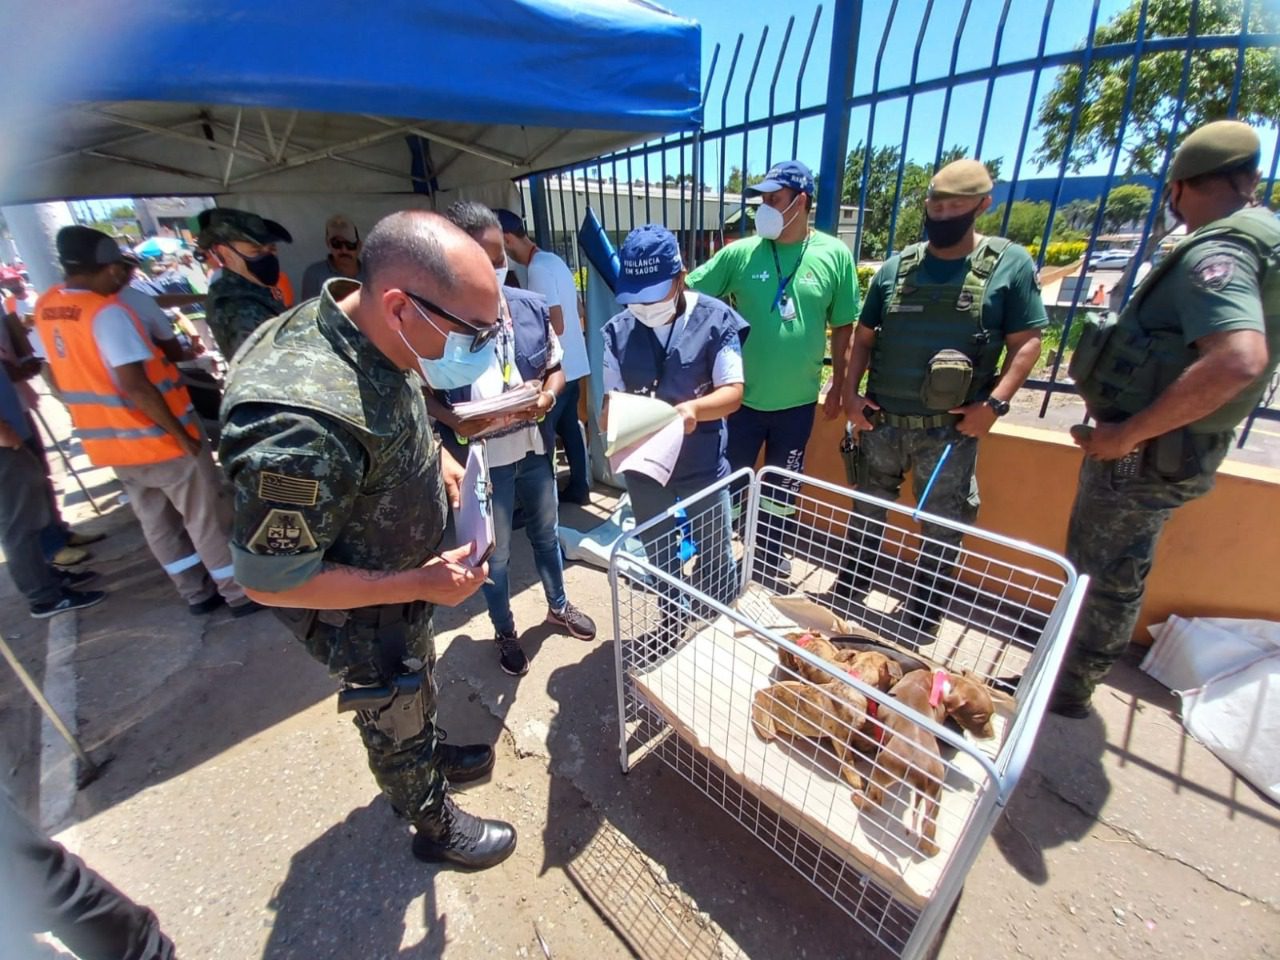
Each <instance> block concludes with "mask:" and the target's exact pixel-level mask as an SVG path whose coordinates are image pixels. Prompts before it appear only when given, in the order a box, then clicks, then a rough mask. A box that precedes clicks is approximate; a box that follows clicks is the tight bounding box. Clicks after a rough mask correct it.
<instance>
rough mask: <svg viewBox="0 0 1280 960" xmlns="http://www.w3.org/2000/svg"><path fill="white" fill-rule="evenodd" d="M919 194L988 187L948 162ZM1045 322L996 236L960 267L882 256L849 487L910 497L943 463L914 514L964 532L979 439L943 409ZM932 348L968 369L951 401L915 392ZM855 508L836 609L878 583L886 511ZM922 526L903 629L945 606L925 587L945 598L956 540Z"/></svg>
mask: <svg viewBox="0 0 1280 960" xmlns="http://www.w3.org/2000/svg"><path fill="white" fill-rule="evenodd" d="M929 189H930V196H931V197H973V198H975V199H977V198H980V197H983V196H986V195H987V194H989V193H990V192H991V189H992V184H991V178H990V176H989V175H988V173H987V171H986V168H985V167H983V165H982V164H981V163H978V162H977V161H973V160H958V161H955V162H953V163H951V164H948V165H947V166H945V167H943V168H942V170H940V171H938V173H937V175H936V176H935V177H934V179H933V182H932V183H931V184H930V188H929ZM1047 322H1048V318H1047V316H1046V314H1045V309H1044V302H1043V300H1042V298H1041V296H1040V285H1039V281H1038V279H1037V278H1036V273H1035V263H1034V261H1033V260H1032V259H1031V257H1030V255H1029V254H1028V253H1027V251H1026V250H1024V249H1023V248H1022V247H1019V246H1017V245H1016V244H1012V243H1010V242H1009V241H1007V240H1004V239H1001V238H998V237H995V238H983V239H982V240H980V241H979V242H978V245H977V246H976V247H975V249H974V250H973V252H972V253H970V254H969V255H968V256H966V257H965V258H964V259H962V260H943V259H941V258H939V257H936V256H934V255H933V254H932V253H930V252H929V249H928V247H927V245H926V244H924V243H917V244H912V245H911V246H909V247H907V248H906V249H905V250H903V251H902V253H900V254H898V255H896V256H894V257H891V258H890V259H889V260H888V261H887V262H886V263H885V264H884V265H883V266H882V267H881V268H880V270H879V271H878V272H877V273H876V275H875V277H873V278H872V281H871V284H870V285H869V287H868V289H867V296H866V301H865V303H864V305H863V308H862V313H861V315H860V316H859V318H858V324H859V326H861V327H867V328H870V329H872V330H874V331H875V335H876V337H875V344H874V347H873V348H872V352H871V357H870V363H869V367H868V373H869V376H868V381H867V394H866V395H867V398H868V399H870V400H872V401H874V402H875V403H876V404H877V405H878V406H879V408H880V409H879V410H878V411H877V412H876V413H874V414H872V415H871V422H872V425H873V429H872V430H869V431H863V432H862V434H861V436H860V437H859V439H858V442H857V445H856V452H857V455H856V457H854V463H855V466H854V468H853V469H854V471H855V474H856V475H855V476H854V477H851V478H850V479H851V482H852V483H854V484H855V485H856V486H857V488H858V490H859V491H860V492H862V493H867V494H870V495H871V496H873V497H878V498H880V499H882V500H888V501H890V502H892V501H895V500H897V499H898V493H899V490H900V489H901V487H902V481H903V479H904V477H905V475H906V474H907V473H908V472H910V474H911V477H912V488H913V489H914V490H915V494H916V497H917V499H919V498H920V497H921V496H922V495H923V493H924V489H925V486H926V485H927V484H928V482H929V479H930V477H931V476H932V475H933V471H934V469H935V468H936V467H937V466H938V463H939V462H940V461H941V460H942V458H943V456H944V455H945V456H946V462H945V464H943V466H942V469H941V470H940V471H939V473H938V476H937V477H936V479H934V483H933V487H932V489H931V490H930V491H929V497H928V500H927V501H926V502H925V503H924V510H925V511H926V512H928V513H932V514H935V515H937V516H939V517H943V518H944V519H947V520H953V521H958V522H960V523H965V524H972V523H973V522H974V521H975V520H976V519H977V516H978V507H979V504H980V500H979V497H978V480H977V474H976V471H977V462H978V440H977V438H976V437H969V436H966V435H965V434H962V433H961V432H960V431H959V430H958V429H956V427H957V424H958V423H959V421H960V416H959V415H957V414H952V413H949V412H948V411H949V410H950V409H951V408H952V407H960V406H965V405H967V404H970V403H974V402H977V401H980V400H983V399H985V398H987V397H988V396H989V394H990V392H991V390H992V388H993V387H995V385H996V384H997V383H998V382H999V379H1000V373H999V369H998V364H999V359H1000V355H1001V352H1002V350H1003V348H1004V344H1005V341H1006V339H1007V337H1008V336H1009V335H1011V334H1016V333H1022V332H1024V331H1030V330H1035V329H1038V328H1040V327H1043V326H1045V325H1046V324H1047ZM855 336H856V334H855ZM943 351H949V352H950V353H951V354H953V355H954V356H955V357H957V358H959V357H961V355H962V356H963V359H964V361H965V362H966V363H967V364H968V366H969V369H970V370H971V374H970V375H971V381H970V382H969V384H968V386H967V388H965V389H963V390H961V389H959V388H958V387H957V388H954V389H952V390H948V391H946V392H947V393H952V394H954V396H952V398H951V399H950V401H949V402H941V401H940V400H938V399H936V398H933V397H931V396H930V395H929V391H926V390H925V389H924V387H925V384H926V380H928V378H929V377H930V367H931V365H932V364H933V362H934V359H935V357H937V356H939V355H941V353H942V352H943ZM948 447H950V450H951V452H950V453H949V454H948V453H947V452H946V451H947V448H948ZM854 511H855V514H856V516H855V517H854V520H853V524H852V529H851V530H850V539H851V540H853V541H855V542H856V543H857V546H856V548H855V549H854V550H853V552H852V556H851V557H850V559H849V560H848V561H847V564H846V566H845V567H844V568H843V569H842V570H841V574H840V578H839V580H838V581H837V585H836V589H837V593H838V594H839V595H840V596H842V597H843V599H845V600H846V601H848V600H856V599H857V597H858V595H860V594H863V593H866V592H867V591H868V590H869V589H871V587H872V586H873V585H876V586H878V587H879V588H880V589H884V587H885V586H886V584H885V577H884V572H883V571H884V567H885V560H884V558H883V557H881V556H880V548H881V543H882V539H883V536H882V535H883V529H884V524H885V521H886V518H887V515H888V513H887V510H886V508H884V507H882V506H879V505H877V504H874V503H869V502H867V501H864V500H858V501H856V502H855V504H854ZM922 528H923V532H924V535H925V537H926V538H927V539H926V540H925V541H924V542H923V543H922V546H921V549H920V556H919V559H918V568H919V569H918V572H917V574H916V575H915V576H914V578H913V582H912V584H911V589H910V594H911V596H910V602H909V604H908V610H907V613H908V621H909V622H911V623H912V625H914V626H918V627H923V628H926V629H932V628H934V627H936V626H937V624H938V623H939V621H940V617H941V612H942V608H943V601H944V598H943V597H942V596H941V595H940V594H939V593H935V592H934V591H935V590H939V591H942V592H946V587H945V586H944V582H945V581H946V579H947V577H948V575H949V573H950V570H951V567H952V566H953V565H954V564H955V562H956V559H957V557H958V555H959V547H960V541H961V539H962V537H963V534H962V533H961V531H959V530H957V529H956V528H954V527H951V526H942V525H940V524H936V523H930V522H927V521H926V522H924V523H923V525H922Z"/></svg>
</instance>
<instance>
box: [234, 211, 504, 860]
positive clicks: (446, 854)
mask: <svg viewBox="0 0 1280 960" xmlns="http://www.w3.org/2000/svg"><path fill="white" fill-rule="evenodd" d="M365 269H366V273H365V276H366V282H365V283H364V284H363V285H362V284H361V283H358V282H356V281H354V280H346V279H341V278H335V279H333V280H330V281H329V282H328V283H326V284H325V286H324V288H323V290H322V293H321V295H320V297H319V298H317V299H314V300H308V301H306V302H305V303H303V304H301V305H299V306H298V307H297V308H295V309H293V310H291V311H289V312H287V313H285V314H284V315H283V316H281V317H279V318H277V319H275V320H273V321H269V322H267V323H265V324H264V325H263V326H262V327H260V328H259V329H258V330H257V331H255V332H254V333H253V334H252V335H251V336H250V337H249V339H248V340H247V341H246V342H245V345H244V348H243V349H242V351H241V353H240V355H239V356H238V358H237V360H236V363H235V364H234V365H233V366H232V370H231V376H230V383H229V386H228V389H227V394H226V398H225V400H224V401H223V408H222V419H223V427H222V444H221V456H222V463H223V466H224V468H225V469H226V472H227V475H228V477H229V478H230V480H231V482H232V484H233V486H234V488H235V495H236V505H235V527H234V530H233V534H232V555H233V558H234V560H235V571H236V579H237V580H238V581H239V582H240V583H241V584H243V585H244V587H245V589H246V591H247V592H248V593H249V594H251V595H252V596H254V597H255V598H258V599H259V600H260V601H261V602H262V603H265V604H268V605H270V606H274V607H281V608H285V610H282V611H280V613H281V615H282V619H285V620H286V622H288V623H289V624H290V626H291V629H292V630H293V631H294V633H295V635H297V636H298V637H299V639H301V640H302V642H303V644H304V646H305V647H306V648H307V650H308V652H309V653H311V655H312V656H314V657H315V658H316V659H317V660H319V661H320V662H321V663H324V664H325V665H326V666H327V667H328V668H329V671H330V673H331V674H332V675H333V676H335V677H336V678H338V679H339V680H341V681H342V684H343V690H342V692H341V693H340V694H339V699H338V708H339V710H340V711H341V710H346V709H351V710H355V711H356V717H355V724H356V726H357V727H358V728H359V729H360V733H361V736H362V737H363V739H364V743H365V747H366V749H367V750H368V754H369V766H370V768H371V769H372V771H373V774H374V777H375V779H376V780H377V781H378V785H379V786H380V787H381V788H382V792H383V795H384V796H386V798H387V800H388V801H389V802H390V803H391V806H392V807H393V808H394V810H395V811H396V812H397V813H398V814H399V815H400V816H402V817H404V818H406V819H408V820H409V821H411V822H412V823H413V824H414V826H415V827H416V828H417V829H416V834H415V836H414V840H413V852H414V854H415V856H417V857H418V858H419V859H422V860H427V861H449V862H452V863H456V864H459V865H462V866H465V867H487V866H492V865H493V864H496V863H498V862H500V861H502V860H504V859H505V858H506V857H507V856H509V855H510V854H511V852H512V850H514V848H515V831H514V829H513V828H512V827H511V826H510V825H508V824H506V823H502V822H500V821H497V820H481V819H479V818H476V817H473V816H471V815H469V814H467V813H465V812H464V811H462V810H460V809H458V808H457V807H456V806H455V805H454V803H453V799H452V796H451V795H450V794H449V792H448V785H449V782H454V783H458V782H462V781H465V780H474V779H477V778H478V777H480V776H483V775H484V774H486V773H487V772H488V771H489V770H490V769H491V768H492V766H493V751H492V750H491V749H490V748H489V747H487V746H482V745H476V746H464V747H459V746H454V745H452V744H446V743H442V742H441V741H443V739H444V732H443V731H441V730H439V729H438V728H437V727H436V725H435V705H436V702H435V701H436V697H435V689H436V688H435V683H434V680H433V678H432V670H433V667H434V665H435V642H434V635H433V631H432V623H431V616H432V610H433V608H434V605H435V604H437V603H442V604H447V605H456V604H458V603H460V602H462V601H463V600H464V599H466V598H467V597H468V596H470V595H471V594H472V593H474V592H475V591H476V590H477V589H478V588H479V587H480V585H481V583H482V582H483V581H484V578H485V572H486V568H485V567H484V566H483V565H481V566H480V567H470V566H466V565H465V557H466V556H467V554H468V552H469V550H470V544H467V545H465V546H463V547H460V548H458V549H457V550H453V551H448V552H445V553H444V554H443V555H441V554H438V553H437V552H436V551H437V550H438V548H439V546H440V541H441V537H442V535H443V532H444V523H445V514H444V508H445V503H444V487H443V484H442V468H441V453H440V450H439V447H438V444H437V441H436V439H435V436H434V434H433V432H432V430H431V428H430V425H429V423H428V420H427V412H426V407H425V405H424V402H423V397H422V384H421V382H420V380H419V374H421V375H422V376H423V379H426V380H428V382H430V383H431V384H432V385H434V386H437V387H448V386H452V385H453V377H452V373H453V372H456V370H457V369H461V368H465V367H467V366H468V365H469V364H470V363H471V361H470V360H469V359H468V358H470V357H475V358H477V360H478V361H479V362H483V363H488V361H489V359H490V355H491V353H492V350H491V349H488V348H486V345H487V346H488V347H489V348H491V345H492V343H491V341H492V333H491V331H492V330H493V329H495V327H496V322H497V317H498V284H497V280H496V278H495V276H494V272H493V268H492V267H491V266H490V264H489V260H488V257H486V256H485V253H484V251H483V250H481V249H480V247H479V246H478V245H477V244H476V243H475V241H473V240H472V239H471V238H470V237H468V236H467V235H466V234H465V233H463V232H462V231H461V230H459V229H458V228H456V227H454V226H453V225H452V224H450V223H449V222H448V221H446V220H445V219H444V218H442V217H439V216H436V215H435V214H432V213H425V212H419V211H410V212H402V213H397V214H392V215H391V216H389V217H386V218H385V219H383V220H382V221H380V222H379V223H378V225H377V226H376V227H374V229H373V230H372V231H371V232H370V234H369V236H368V237H367V238H366V241H365ZM440 303H447V304H448V307H447V308H446V307H442V306H438V304H440ZM436 358H438V359H436ZM410 370H412V371H414V373H412V374H411V373H410V372H409V371H410ZM447 466H448V467H449V469H450V470H451V471H456V472H460V470H459V469H458V466H457V464H456V463H455V462H454V461H452V460H451V459H450V461H449V462H448V464H447ZM452 477H453V479H452V482H453V483H454V484H456V480H457V477H456V473H455V474H453V475H452Z"/></svg>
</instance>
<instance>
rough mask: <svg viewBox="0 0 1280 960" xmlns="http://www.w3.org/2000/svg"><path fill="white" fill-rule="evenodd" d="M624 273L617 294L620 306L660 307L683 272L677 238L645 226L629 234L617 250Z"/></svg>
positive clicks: (656, 226) (660, 229) (659, 229)
mask: <svg viewBox="0 0 1280 960" xmlns="http://www.w3.org/2000/svg"><path fill="white" fill-rule="evenodd" d="M618 261H619V263H620V265H621V269H620V270H619V273H618V287H617V290H616V291H615V293H616V294H617V300H618V302H619V303H621V304H628V303H657V302H658V301H659V300H665V299H666V298H667V296H668V295H669V294H670V293H671V284H672V283H673V282H674V280H675V278H676V277H678V276H679V275H680V271H681V270H683V269H684V260H683V259H681V257H680V244H678V243H676V238H675V234H673V233H672V232H671V231H670V230H668V229H667V228H666V227H660V226H658V225H657V224H656V223H646V224H645V225H644V226H642V227H636V228H635V229H634V230H632V231H631V232H630V233H628V234H627V239H626V240H624V241H622V247H621V248H620V249H619V250H618Z"/></svg>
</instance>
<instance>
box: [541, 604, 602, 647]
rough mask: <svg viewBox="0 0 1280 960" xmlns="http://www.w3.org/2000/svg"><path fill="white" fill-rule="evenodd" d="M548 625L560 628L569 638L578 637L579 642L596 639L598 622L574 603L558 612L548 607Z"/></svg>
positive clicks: (566, 605)
mask: <svg viewBox="0 0 1280 960" xmlns="http://www.w3.org/2000/svg"><path fill="white" fill-rule="evenodd" d="M547 623H549V624H551V625H552V626H555V627H559V628H560V629H561V630H563V631H564V632H565V633H567V634H569V636H571V637H577V638H578V639H579V640H594V639H595V638H596V622H595V621H594V620H592V619H591V618H590V617H588V616H587V615H586V614H585V613H583V612H582V611H581V610H579V609H578V608H577V607H575V606H574V605H573V604H572V603H568V602H566V603H565V605H564V609H563V610H560V611H558V612H557V611H555V610H552V609H551V608H550V607H548V608H547Z"/></svg>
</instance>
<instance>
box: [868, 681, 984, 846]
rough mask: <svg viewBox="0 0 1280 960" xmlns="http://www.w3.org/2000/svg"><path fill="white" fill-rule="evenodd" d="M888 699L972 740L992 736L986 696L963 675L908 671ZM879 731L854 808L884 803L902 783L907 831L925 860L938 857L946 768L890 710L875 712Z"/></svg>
mask: <svg viewBox="0 0 1280 960" xmlns="http://www.w3.org/2000/svg"><path fill="white" fill-rule="evenodd" d="M890 692H891V693H892V695H893V697H894V698H895V699H897V700H899V701H901V702H902V703H904V704H906V705H907V706H909V707H911V708H912V709H913V710H916V711H918V712H919V713H922V714H924V715H925V716H926V717H929V718H931V719H932V720H933V721H934V722H936V723H942V722H943V721H944V720H945V719H946V718H947V717H948V716H950V717H952V718H953V719H954V720H955V721H956V722H957V723H959V724H960V726H961V727H963V728H964V729H965V730H968V731H969V732H970V733H972V734H973V735H974V736H977V737H983V738H986V737H990V736H992V735H993V731H992V726H991V716H992V713H993V712H994V709H995V708H994V706H993V704H992V702H991V694H990V692H989V691H988V690H987V689H986V687H984V686H983V685H982V684H981V683H979V682H978V681H977V680H975V679H974V678H973V677H971V676H969V675H967V674H947V673H944V672H942V671H932V670H913V671H912V672H911V673H908V674H907V675H906V676H905V677H903V678H902V680H900V681H899V682H898V683H897V684H895V685H894V687H893V690H892V691H890ZM879 721H880V723H881V724H883V726H884V730H883V743H882V744H881V747H880V753H879V755H878V757H877V760H876V769H875V771H874V772H873V773H872V775H871V784H870V785H869V786H868V787H867V792H866V796H865V797H862V796H859V795H858V794H856V793H855V794H854V797H853V802H854V804H855V805H856V806H857V807H859V808H862V807H864V805H865V803H867V802H870V803H873V804H875V805H877V806H880V805H882V804H883V803H884V794H885V791H886V790H888V789H891V788H892V787H893V786H894V785H895V784H897V783H901V782H905V783H906V784H908V786H909V787H910V788H911V791H912V792H911V794H910V797H909V799H908V805H909V806H910V808H911V813H912V821H913V822H912V829H913V830H914V831H915V832H917V833H918V834H919V835H920V838H921V839H920V850H921V852H922V853H924V854H925V856H928V857H932V856H936V855H937V853H938V849H939V848H938V844H937V842H936V837H937V832H938V808H939V805H940V798H941V794H942V781H943V780H944V779H945V778H946V775H947V768H946V766H945V765H944V764H943V762H942V755H941V754H940V753H939V752H938V741H937V739H936V738H935V737H934V735H933V734H932V733H930V732H929V731H927V730H925V729H924V728H923V727H921V726H920V725H919V724H916V723H913V722H911V721H910V720H908V719H907V717H906V715H905V714H902V713H898V712H897V711H894V710H882V711H880V716H879Z"/></svg>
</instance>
